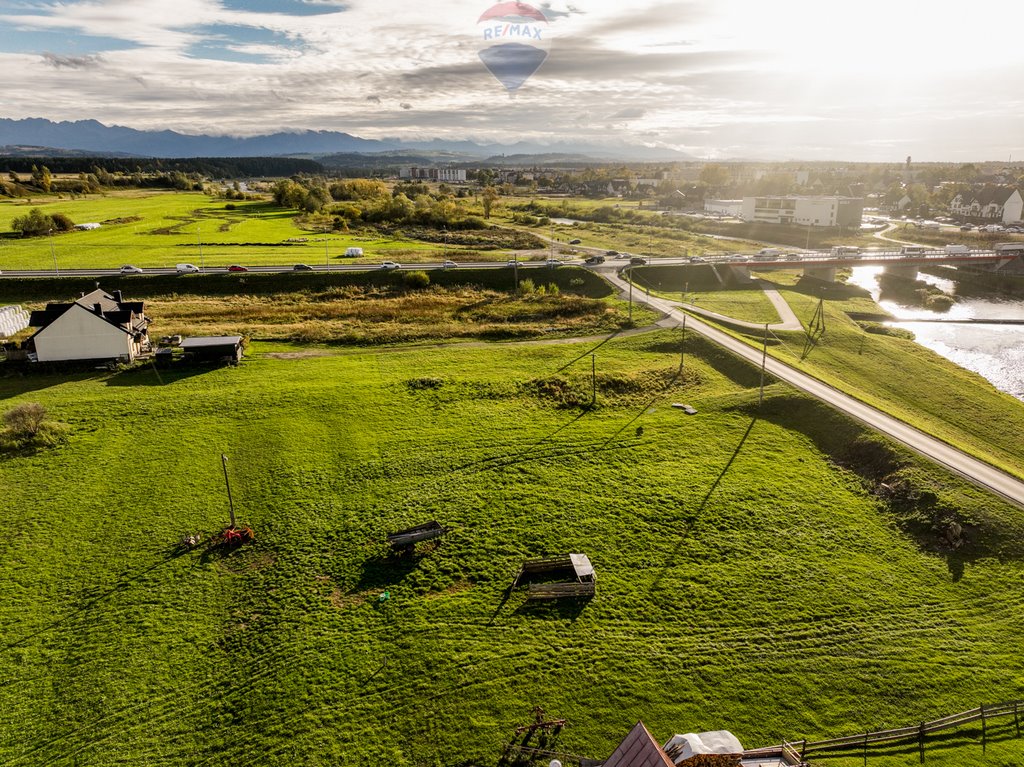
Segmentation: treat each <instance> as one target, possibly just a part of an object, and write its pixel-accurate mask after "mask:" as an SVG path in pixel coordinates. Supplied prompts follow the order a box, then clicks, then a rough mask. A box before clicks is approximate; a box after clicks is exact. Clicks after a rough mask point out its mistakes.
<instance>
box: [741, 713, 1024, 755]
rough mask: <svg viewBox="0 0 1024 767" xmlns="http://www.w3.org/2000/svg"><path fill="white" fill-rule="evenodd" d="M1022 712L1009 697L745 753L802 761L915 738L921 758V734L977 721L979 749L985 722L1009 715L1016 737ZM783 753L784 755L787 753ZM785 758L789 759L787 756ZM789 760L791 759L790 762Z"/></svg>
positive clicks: (985, 731) (984, 742)
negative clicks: (889, 725)
mask: <svg viewBox="0 0 1024 767" xmlns="http://www.w3.org/2000/svg"><path fill="white" fill-rule="evenodd" d="M1022 715H1024V701H1017V700H1014V701H1010V702H1008V703H995V704H992V705H983V706H981V707H980V708H972V709H971V710H970V711H962V712H960V713H959V714H951V715H950V716H944V717H942V718H941V719H935V720H933V721H931V722H919V723H918V724H912V725H908V726H906V727H896V728H895V729H891V730H878V731H876V732H864V733H861V734H859V735H847V736H845V737H841V738H828V739H827V740H804V741H799V740H798V741H792V742H785V741H784V742H783V744H782V745H781V746H770V747H768V748H759V749H751V750H749V751H747V752H746V753H745V755H746V756H769V755H775V756H778V755H780V753H781V754H786V752H789V754H792V752H793V751H798V752H799V756H800V761H801V762H804V761H806V759H805V758H806V756H807V755H808V754H812V753H818V754H824V753H827V752H830V751H845V750H849V749H861V750H863V751H864V754H865V758H866V755H867V751H868V749H869V748H870V747H872V746H877V745H880V744H895V743H913V742H916V743H917V746H918V750H919V752H920V756H921V761H922V762H923V761H924V748H925V738H926V736H927V735H930V734H932V733H936V732H942V731H943V730H952V729H955V728H957V727H962V726H963V725H965V724H972V723H973V722H979V721H980V722H981V745H982V749H984V748H985V746H986V745H987V740H988V722H989V721H990V720H992V719H996V718H999V717H1009V716H1012V717H1013V724H1014V727H1015V729H1016V733H1017V737H1020V720H1021V716H1022ZM789 754H787V756H788V755H789ZM787 761H789V760H788V759H787ZM790 763H792V762H790Z"/></svg>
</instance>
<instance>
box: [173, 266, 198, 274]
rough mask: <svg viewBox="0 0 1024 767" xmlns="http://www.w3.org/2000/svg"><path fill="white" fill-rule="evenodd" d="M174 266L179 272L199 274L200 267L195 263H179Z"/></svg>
mask: <svg viewBox="0 0 1024 767" xmlns="http://www.w3.org/2000/svg"><path fill="white" fill-rule="evenodd" d="M174 268H175V270H176V271H177V272H178V274H199V267H198V266H196V265H195V264H178V265H177V266H176V267H174Z"/></svg>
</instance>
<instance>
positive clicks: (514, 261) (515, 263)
mask: <svg viewBox="0 0 1024 767" xmlns="http://www.w3.org/2000/svg"><path fill="white" fill-rule="evenodd" d="M519 265H520V262H519V260H518V259H515V258H510V259H509V260H508V261H506V262H505V266H511V267H517V266H519Z"/></svg>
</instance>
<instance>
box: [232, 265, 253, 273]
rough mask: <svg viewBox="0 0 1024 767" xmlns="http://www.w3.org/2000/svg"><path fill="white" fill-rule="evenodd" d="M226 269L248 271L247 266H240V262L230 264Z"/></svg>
mask: <svg viewBox="0 0 1024 767" xmlns="http://www.w3.org/2000/svg"><path fill="white" fill-rule="evenodd" d="M228 271H229V272H247V271H249V267H247V266H242V265H241V264H232V265H231V266H229V267H228Z"/></svg>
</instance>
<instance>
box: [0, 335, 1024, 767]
mask: <svg viewBox="0 0 1024 767" xmlns="http://www.w3.org/2000/svg"><path fill="white" fill-rule="evenodd" d="M679 346H680V336H679V334H678V333H677V332H669V331H663V332H658V333H652V334H649V335H642V336H636V337H633V338H629V339H618V340H611V341H609V342H607V343H604V344H601V345H597V344H589V345H588V344H578V343H577V344H569V345H549V346H529V345H526V346H524V345H518V346H517V345H507V346H503V345H496V346H492V347H488V348H484V349H480V348H442V349H420V350H408V349H407V350H397V349H391V350H389V349H387V348H375V349H365V350H355V351H344V352H341V353H336V354H324V353H323V352H317V351H315V350H314V351H311V350H303V349H300V348H294V347H287V346H282V345H278V346H273V347H270V346H267V347H262V348H260V347H257V349H256V351H257V353H256V355H255V356H253V357H251V358H249V359H247V360H246V361H245V362H244V363H243V364H242V365H241V366H240V367H239V368H234V369H213V370H194V371H188V372H165V373H161V377H160V378H158V376H157V374H156V373H155V372H154V371H153V370H151V369H143V370H139V371H133V372H125V373H119V374H107V373H103V374H99V373H95V374H86V373H80V374H73V375H46V374H33V375H26V376H24V377H19V376H7V377H4V378H0V396H2V397H3V398H4V402H5V405H12V404H15V403H18V402H25V401H33V402H40V403H43V404H44V405H46V406H47V407H48V408H49V409H50V411H51V414H52V416H53V417H54V418H56V419H57V420H60V421H63V422H65V423H67V424H68V425H69V426H70V428H71V436H70V442H69V444H67V445H66V446H64V447H61V448H57V449H55V450H52V451H50V452H45V453H38V454H34V455H18V456H5V457H3V458H0V480H2V482H3V486H4V489H5V501H6V503H5V512H4V514H3V516H2V522H0V541H3V544H2V546H3V556H2V557H0V580H2V582H3V583H4V585H5V587H4V589H3V590H2V591H0V631H2V636H3V640H2V643H0V680H2V683H0V763H3V764H4V765H35V764H52V765H86V764H87V765H114V764H137V765H181V764H195V765H199V764H203V765H232V766H238V765H294V764H305V765H357V764H359V765H380V764H394V765H477V764H480V765H494V764H498V763H499V759H500V756H501V752H502V749H503V747H504V745H505V744H506V743H508V742H509V741H510V740H511V739H512V737H513V729H514V727H515V726H517V725H519V724H525V723H527V722H528V721H530V720H531V717H532V713H531V711H532V708H533V707H534V706H537V705H540V706H543V707H544V709H545V710H546V711H547V712H548V713H549V714H550V715H552V716H557V717H564V718H566V719H567V720H568V722H569V725H568V727H566V728H565V730H564V731H563V732H562V734H561V736H560V738H559V740H558V742H557V747H558V748H559V749H562V750H566V751H569V752H573V753H579V754H583V755H586V756H591V757H595V758H604V757H606V756H607V755H608V754H609V753H610V752H611V750H612V748H613V747H614V746H615V745H616V743H617V742H618V740H619V739H621V737H623V736H624V735H625V733H626V732H627V731H628V729H629V728H630V727H631V726H632V724H633V723H634V722H635V721H636V720H637V719H643V720H644V721H645V722H646V723H647V725H648V727H649V728H650V729H651V731H652V732H654V733H655V735H656V737H658V738H659V739H660V740H665V739H667V738H668V737H669V736H670V735H671V734H672V733H675V732H689V731H700V730H706V729H718V728H727V729H731V730H732V731H733V732H735V733H736V734H737V735H738V736H739V737H740V738H741V740H742V741H743V742H744V744H746V745H748V746H754V745H766V744H769V743H774V742H778V741H779V740H780V739H781V738H782V737H786V738H789V739H794V738H799V737H803V736H807V737H812V738H813V737H818V736H827V735H832V734H845V733H849V732H857V731H860V730H863V729H864V728H867V727H876V726H880V725H895V724H903V723H909V722H914V721H919V720H921V719H926V718H932V717H934V716H938V715H942V714H945V713H952V712H953V711H957V710H961V709H964V708H970V707H973V706H976V705H977V704H978V703H981V702H995V701H996V700H1004V699H1011V698H1014V697H1021V696H1022V695H1024V650H1022V649H1021V645H1020V641H1019V638H1020V635H1021V631H1022V629H1024V613H1022V611H1021V605H1022V604H1024V580H1022V578H1021V575H1022V569H1024V568H1022V565H1021V562H1020V553H1021V551H1020V549H1021V547H1020V543H1019V541H1020V539H1021V530H1022V519H1021V513H1020V512H1019V511H1018V510H1015V509H1010V508H1007V507H1005V506H1003V505H1002V504H1000V503H998V502H995V501H993V500H992V499H990V498H988V497H986V496H984V495H983V494H981V493H979V492H977V491H974V490H973V489H971V488H969V487H965V486H964V485H963V484H962V483H961V482H959V481H958V480H956V479H955V478H953V477H951V476H948V475H945V474H943V473H942V472H939V471H935V470H933V469H930V468H928V467H924V466H921V465H920V464H917V463H916V462H915V461H914V460H913V459H911V458H909V457H906V456H902V457H900V459H899V460H900V461H903V462H905V465H906V471H908V472H911V473H913V474H914V475H915V476H917V477H918V480H917V481H919V482H921V483H923V484H924V485H925V486H927V487H929V488H930V489H931V491H932V492H934V493H935V494H936V497H938V498H939V499H940V500H941V501H942V502H943V503H948V504H952V505H956V506H958V507H959V508H961V509H962V510H963V513H964V514H965V515H968V516H969V517H971V518H972V519H974V520H975V521H976V522H977V526H976V529H975V528H972V530H971V533H970V535H971V543H970V544H969V546H968V547H967V548H966V549H964V550H961V551H959V552H949V551H946V550H944V549H943V548H942V547H941V545H936V544H935V540H934V536H931V537H929V535H928V534H927V531H925V532H924V533H922V535H921V537H912V536H911V535H910V534H909V533H907V532H903V529H904V528H903V527H901V526H900V524H901V523H899V520H897V519H896V518H895V517H894V516H893V515H892V513H891V511H889V510H887V507H886V505H885V504H883V503H882V502H881V501H880V500H878V499H877V498H876V497H874V496H872V495H870V494H868V493H867V492H866V490H865V489H864V484H863V482H862V480H861V479H860V478H859V476H858V474H857V473H855V472H854V471H852V470H850V469H856V468H857V466H855V465H851V463H850V455H849V454H848V452H846V450H847V448H848V446H849V445H850V444H854V443H857V442H858V439H857V438H858V435H859V434H860V430H859V427H857V426H855V425H853V424H851V423H849V422H847V421H844V420H842V419H839V418H837V417H834V416H832V415H831V414H830V413H829V411H827V410H824V409H823V408H821V407H819V406H817V405H816V404H814V403H813V402H810V401H808V400H805V399H802V398H800V397H798V396H796V395H792V394H791V393H790V392H788V390H787V389H786V388H785V387H783V386H781V385H778V384H775V385H772V386H771V387H770V388H769V391H768V399H767V404H766V407H765V408H764V409H763V410H762V411H761V412H760V413H759V414H758V415H755V411H754V409H753V404H754V403H755V402H756V400H757V391H756V388H755V387H756V385H757V373H756V371H755V370H753V369H751V368H748V367H745V366H744V365H742V364H740V363H738V362H735V361H734V360H733V359H732V358H730V357H728V356H726V355H724V354H723V353H722V352H719V351H717V350H716V349H714V348H711V347H708V346H705V345H704V344H702V343H701V342H699V341H698V340H697V339H695V338H691V339H690V340H689V341H688V348H687V356H686V363H685V368H684V374H683V375H682V376H681V377H678V378H673V376H674V374H675V373H676V372H677V371H678V362H679ZM591 353H593V354H595V355H596V366H597V371H598V383H599V389H600V393H599V401H600V407H599V408H597V409H596V410H593V411H586V410H581V409H579V408H577V407H564V406H563V405H562V404H561V403H564V402H566V401H568V402H572V401H575V400H576V399H579V398H581V397H582V398H584V399H585V398H587V397H588V396H589V375H590V355H591ZM666 385H668V386H669V388H668V389H666V388H665V387H666ZM676 401H683V402H689V403H691V404H693V405H694V406H695V407H696V408H697V409H698V410H699V411H700V412H699V414H698V415H697V416H693V417H687V416H684V415H683V414H682V413H681V412H679V411H678V410H675V409H672V408H670V407H669V405H670V403H671V402H676ZM638 427H642V431H641V430H639V429H638ZM221 452H224V453H226V454H227V455H228V456H229V470H230V476H231V481H232V489H233V491H234V498H235V506H236V510H237V512H238V514H239V517H240V519H241V521H242V522H243V523H244V524H248V525H251V526H252V527H253V528H254V529H255V531H256V536H257V538H256V541H255V542H254V543H252V544H249V545H247V546H244V547H242V548H241V549H239V550H237V551H234V552H225V551H219V550H216V549H213V548H208V547H200V548H198V549H196V550H193V551H190V552H187V553H178V554H175V552H174V546H175V543H176V542H177V541H178V539H179V536H180V535H181V534H182V533H186V532H195V531H204V532H205V533H207V534H209V533H210V532H212V531H215V530H217V529H219V528H220V527H221V526H223V525H224V524H225V522H226V516H227V502H226V497H225V495H224V492H223V476H222V475H221V466H220V453H221ZM840 464H841V465H845V466H849V467H850V469H842V468H839V465H840ZM861 468H863V467H861ZM429 519H438V520H439V521H441V522H442V523H443V524H445V525H447V526H449V527H450V528H451V531H450V533H449V534H448V535H447V536H446V537H445V538H444V539H443V540H442V542H441V543H440V544H439V545H437V546H436V547H430V546H427V547H424V548H423V549H422V550H421V551H420V552H419V554H418V556H415V557H407V558H398V559H395V558H390V557H388V556H387V552H386V550H385V546H384V545H383V539H384V535H385V534H386V533H387V532H388V531H391V530H394V529H396V528H400V527H404V526H408V525H412V524H416V523H419V522H423V521H426V520H429ZM568 551H581V552H585V553H587V554H588V555H589V556H590V558H591V560H592V561H593V562H594V565H595V567H596V569H597V573H598V591H597V596H596V597H595V598H594V599H593V600H591V601H589V602H587V603H572V602H569V603H561V604H541V605H533V604H527V603H525V602H524V601H523V597H522V594H521V593H519V592H514V593H511V594H509V593H507V592H506V589H507V587H508V586H509V585H510V583H511V581H512V578H513V577H514V575H515V572H516V569H517V567H518V565H519V563H520V562H521V561H522V559H523V558H524V557H529V556H537V555H541V554H553V553H559V552H568ZM384 591H388V592H389V593H390V595H391V596H390V600H388V601H386V602H379V601H378V595H379V594H381V593H382V592H384ZM1010 729H1012V725H1011V726H1010ZM979 734H980V728H978V731H977V732H975V731H974V730H970V731H967V732H966V733H964V737H963V738H962V740H961V741H960V742H958V743H956V744H955V746H956V747H951V748H948V749H943V750H940V749H935V750H934V751H929V752H928V763H929V764H934V765H943V766H944V765H949V766H950V767H952V766H953V765H957V766H958V767H959V766H960V765H1012V764H1019V763H1020V761H1021V760H1022V758H1024V749H1022V741H1018V740H1015V739H1012V738H1007V737H1006V736H1007V734H1008V730H1007V727H1006V726H997V727H995V729H994V730H992V729H990V737H992V741H991V742H990V743H989V745H988V750H987V753H986V754H985V756H984V757H983V755H982V751H981V747H980V745H978V743H977V740H976V736H977V735H979ZM545 763H546V761H545ZM828 763H829V764H835V765H839V766H841V767H847V765H849V767H853V765H854V764H860V756H859V754H857V755H854V756H852V757H850V758H849V759H839V760H830V761H829V762H828ZM916 763H917V755H916V751H914V750H913V749H910V750H908V751H907V752H906V753H902V752H901V753H896V754H890V755H887V756H878V757H875V756H872V757H871V764H874V765H883V764H884V765H894V766H895V765H900V766H901V767H902V766H903V765H906V766H907V767H909V766H910V765H912V764H916Z"/></svg>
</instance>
